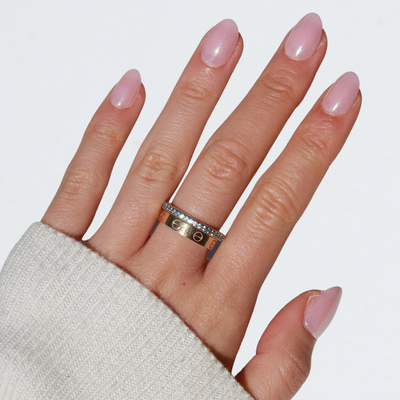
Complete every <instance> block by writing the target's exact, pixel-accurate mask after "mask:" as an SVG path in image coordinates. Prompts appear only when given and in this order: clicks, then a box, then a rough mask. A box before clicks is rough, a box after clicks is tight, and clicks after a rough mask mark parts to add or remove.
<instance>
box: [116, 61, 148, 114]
mask: <svg viewBox="0 0 400 400" xmlns="http://www.w3.org/2000/svg"><path fill="white" fill-rule="evenodd" d="M141 83H142V80H141V78H140V74H139V71H138V70H137V69H131V70H129V71H128V72H126V73H125V74H124V76H123V77H122V78H121V79H120V81H119V82H118V83H117V85H116V86H115V88H114V90H113V92H112V94H111V104H112V105H113V106H114V107H117V108H129V107H130V106H131V105H132V104H133V102H134V100H135V99H136V97H137V95H138V93H139V90H140V86H141Z"/></svg>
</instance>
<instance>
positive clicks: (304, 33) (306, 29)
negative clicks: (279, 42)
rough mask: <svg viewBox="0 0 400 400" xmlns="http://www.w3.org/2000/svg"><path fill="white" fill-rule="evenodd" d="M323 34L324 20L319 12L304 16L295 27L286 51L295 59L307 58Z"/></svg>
mask: <svg viewBox="0 0 400 400" xmlns="http://www.w3.org/2000/svg"><path fill="white" fill-rule="evenodd" d="M321 35H322V21H321V18H320V17H319V15H318V14H315V13H311V14H307V15H306V16H305V17H303V18H302V19H301V20H300V21H299V23H298V24H297V25H296V26H295V27H294V28H293V30H292V33H291V34H290V36H289V39H288V40H287V42H286V45H285V53H286V55H287V56H288V57H290V58H292V59H293V60H305V59H306V58H308V57H310V56H311V55H312V54H313V53H314V51H315V50H316V49H317V47H318V45H319V43H320V41H321Z"/></svg>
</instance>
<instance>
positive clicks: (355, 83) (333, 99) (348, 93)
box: [322, 72, 360, 115]
mask: <svg viewBox="0 0 400 400" xmlns="http://www.w3.org/2000/svg"><path fill="white" fill-rule="evenodd" d="M359 89H360V80H359V79H358V76H357V75H356V74H355V73H354V72H346V73H345V74H343V75H342V76H341V77H340V78H339V79H338V80H337V81H336V82H335V83H334V84H333V86H332V87H331V88H330V89H329V91H328V93H327V94H326V96H325V98H324V100H323V101H322V106H323V107H324V109H325V111H326V112H327V113H328V114H331V115H341V114H345V113H346V112H347V111H348V110H349V108H350V107H351V106H352V105H353V103H354V101H355V99H356V97H357V94H358V90H359Z"/></svg>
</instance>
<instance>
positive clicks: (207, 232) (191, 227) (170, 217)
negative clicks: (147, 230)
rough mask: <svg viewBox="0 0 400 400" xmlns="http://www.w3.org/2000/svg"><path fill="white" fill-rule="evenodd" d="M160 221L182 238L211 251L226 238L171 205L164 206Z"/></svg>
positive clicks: (165, 204)
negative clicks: (218, 242)
mask: <svg viewBox="0 0 400 400" xmlns="http://www.w3.org/2000/svg"><path fill="white" fill-rule="evenodd" d="M158 220H159V221H160V222H162V223H163V224H165V225H167V226H169V227H170V228H171V229H173V230H174V231H176V232H178V233H179V234H181V235H182V236H185V237H186V238H188V239H190V240H192V241H193V242H196V243H198V244H200V245H201V246H204V247H205V248H207V249H209V250H212V249H213V248H214V246H215V244H216V243H217V241H222V240H223V239H224V238H225V236H224V235H223V234H222V233H221V232H218V231H217V230H215V229H213V228H211V227H209V226H207V225H204V224H203V223H201V222H200V221H197V220H195V219H194V218H193V217H191V216H190V215H188V214H186V213H184V212H183V211H181V210H179V209H177V208H175V207H173V206H171V205H170V204H169V203H164V204H163V210H162V211H161V214H160V216H159V217H158Z"/></svg>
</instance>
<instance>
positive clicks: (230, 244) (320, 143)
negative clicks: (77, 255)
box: [42, 14, 361, 400]
mask: <svg viewBox="0 0 400 400" xmlns="http://www.w3.org/2000/svg"><path fill="white" fill-rule="evenodd" d="M326 45H327V40H326V35H325V33H324V32H323V30H322V25H321V22H320V19H319V17H318V16H317V15H315V14H310V15H308V16H306V17H305V18H304V19H303V20H302V21H301V22H300V23H299V24H298V25H297V26H296V27H295V28H294V30H292V31H291V32H290V33H289V34H288V35H287V36H286V37H285V39H284V40H283V42H282V44H281V46H280V47H279V48H278V50H277V52H276V54H275V55H274V57H273V58H272V60H271V62H270V63H269V64H268V66H267V67H266V68H265V70H264V71H263V72H262V74H261V76H260V78H259V79H258V80H257V82H256V83H255V85H254V86H253V88H252V89H251V90H250V92H249V93H248V95H247V96H246V97H245V98H244V99H243V101H242V102H241V103H240V104H239V106H238V107H237V108H236V109H235V110H234V112H233V113H232V114H231V115H230V116H229V118H228V119H227V120H226V121H225V122H224V123H223V124H222V125H221V127H220V128H219V129H218V130H217V131H216V132H215V133H214V135H213V136H212V137H211V139H210V140H209V142H208V143H207V145H206V146H205V148H204V149H203V151H202V153H201V154H200V156H199V158H198V159H197V161H196V163H195V164H194V166H193V168H192V169H191V170H190V172H189V174H188V175H187V177H186V178H185V180H184V181H183V183H182V185H181V187H180V189H179V191H178V192H177V194H176V196H175V198H174V201H173V204H174V205H175V206H176V207H178V208H179V209H182V210H184V211H185V212H186V213H188V214H190V215H193V216H194V217H195V218H196V219H198V220H200V221H203V222H204V223H205V224H207V225H209V226H212V227H214V228H216V229H219V228H220V227H221V226H222V224H223V223H224V221H225V220H226V218H227V217H228V215H229V213H230V212H231V211H232V209H233V207H234V206H235V204H236V202H237V201H238V199H239V197H240V196H241V194H242V192H243V190H244V189H245V188H246V186H247V185H248V184H249V182H250V180H251V178H252V177H253V175H254V174H255V172H256V171H257V169H258V167H259V166H260V164H261V162H262V161H263V160H264V158H265V157H266V155H267V153H268V151H269V149H270V148H271V146H272V144H273V143H274V141H275V139H276V137H277V136H278V134H279V132H280V131H281V129H282V127H283V126H284V124H285V123H286V121H287V119H288V118H289V116H290V115H291V113H292V112H293V110H294V109H295V108H296V107H297V106H298V105H299V103H300V102H301V101H302V99H303V97H304V96H305V94H306V92H307V90H308V88H309V87H310V85H311V83H312V80H313V78H314V76H315V74H316V72H317V70H318V67H319V66H320V64H321V62H322V60H323V58H324V55H325V52H326ZM242 49H243V41H242V38H241V36H240V35H239V34H238V31H237V27H236V25H235V23H234V22H233V21H230V20H225V21H223V22H221V23H220V24H218V25H217V26H216V27H214V29H213V30H212V31H210V32H209V33H207V34H206V36H205V37H204V38H203V40H202V41H201V43H200V45H199V47H198V48H197V49H196V51H195V52H194V54H193V57H192V58H191V60H190V61H189V64H188V65H187V67H186V69H185V70H184V72H183V74H182V76H181V78H180V79H179V81H178V83H177V85H176V87H175V89H174V90H173V92H172V94H171V97H170V99H169V100H168V102H167V104H166V106H165V108H164V110H163V111H162V113H161V115H160V116H159V118H158V119H157V121H156V123H155V124H154V126H153V128H152V130H151V131H150V133H149V134H148V136H147V138H146V140H145V141H144V143H143V144H142V146H141V148H140V150H139V152H138V154H137V156H136V158H135V160H134V161H133V164H132V167H131V169H130V171H129V173H128V176H127V179H126V181H125V183H124V185H123V186H122V188H121V190H120V193H119V195H118V197H117V199H116V201H115V203H114V206H113V208H112V209H111V211H110V212H109V214H108V216H107V218H106V219H105V221H104V223H103V224H102V226H101V227H100V229H99V230H98V231H97V232H96V233H95V234H94V236H93V237H91V238H90V239H89V240H88V241H86V242H85V244H86V245H87V246H88V247H90V248H92V249H94V250H95V251H97V252H98V253H100V254H101V255H103V256H104V257H105V258H107V259H108V260H110V261H111V262H113V263H115V264H116V265H118V266H119V267H120V268H122V269H124V270H125V271H127V272H128V273H130V274H131V275H132V276H134V277H135V278H136V279H138V280H139V281H140V282H141V283H143V284H144V285H145V286H147V287H148V288H149V289H150V290H152V291H153V292H154V293H155V294H157V295H158V296H159V297H160V298H161V299H163V300H164V301H165V302H166V303H167V304H168V305H169V306H170V307H171V308H172V309H173V310H174V311H175V312H176V313H177V314H178V315H179V316H180V317H181V318H182V319H183V320H184V321H185V322H186V323H187V325H188V326H189V327H190V328H191V329H192V330H193V331H194V332H195V333H196V334H197V335H198V336H199V337H200V338H201V339H202V340H203V341H204V342H205V343H206V344H207V345H208V346H209V347H210V348H211V350H212V351H213V352H214V354H215V355H216V356H217V358H219V359H220V360H221V361H222V362H223V364H224V365H225V366H226V367H227V368H229V369H231V368H232V365H233V362H234V359H235V356H236V354H237V351H238V349H239V346H240V343H241V341H242V339H243V336H244V333H245V330H246V327H247V325H248V322H249V319H250V316H251V313H252V310H253V307H254V304H255V302H256V298H257V294H258V291H259V290H260V287H261V285H262V283H263V281H264V279H265V278H266V276H267V275H268V272H269V271H270V269H271V268H272V265H273V263H274V261H275V259H276V258H277V256H278V254H279V252H280V250H281V248H282V246H283V244H284V242H285V240H286V239H287V237H288V235H289V233H290V231H291V230H292V229H293V227H294V225H295V223H296V222H297V221H298V219H299V218H300V216H301V214H302V213H303V211H304V210H305V208H306V206H307V204H308V203H309V201H310V199H311V197H312V195H313V193H314V192H315V190H316V188H317V186H318V184H319V183H320V181H321V179H322V178H323V176H324V174H325V172H326V171H327V169H328V167H329V165H330V164H331V163H332V161H333V160H334V158H335V157H336V155H337V154H338V152H339V151H340V149H341V147H342V146H343V144H344V142H345V140H346V138H347V136H348V134H349V132H350V130H351V128H352V126H353V124H354V122H355V120H356V118H357V114H358V112H359V109H360V105H361V95H360V93H359V89H358V86H359V84H358V78H357V76H356V75H355V74H353V73H347V74H345V75H343V76H342V77H341V78H340V79H339V80H338V81H337V82H336V84H335V85H334V86H333V87H331V88H330V89H327V91H326V92H324V93H323V94H322V95H321V97H320V98H319V99H318V100H317V102H316V104H315V106H314V107H313V108H312V109H311V111H310V112H309V114H308V115H307V116H306V117H305V119H304V121H303V122H302V123H301V124H300V126H299V127H298V129H297V130H296V132H295V133H294V135H293V137H292V138H291V140H290V141H289V143H288V145H287V146H286V148H285V150H284V151H283V152H282V154H281V155H280V156H279V158H278V159H277V160H276V161H275V162H274V164H273V165H272V166H271V167H270V168H269V169H268V170H267V171H266V172H265V173H264V174H263V175H262V177H261V178H260V180H259V181H258V182H257V184H256V185H255V187H254V190H253V191H252V193H251V195H250V196H249V198H248V199H247V201H246V203H245V204H244V206H243V208H242V209H241V211H240V212H239V215H238V216H237V218H236V220H235V221H234V223H233V225H232V227H231V229H230V230H229V233H228V235H227V237H226V239H225V240H224V241H223V243H222V244H221V246H220V247H219V249H218V251H217V252H216V254H215V256H214V257H213V259H212V260H211V261H207V260H206V249H205V248H204V247H202V246H200V245H199V244H197V243H195V242H193V241H190V240H188V239H187V238H185V237H183V236H181V235H179V234H178V233H176V232H173V230H172V229H170V228H169V227H167V226H165V225H163V224H160V225H159V226H158V227H157V229H156V230H155V232H154V233H153V235H152V236H151V237H150V238H149V234H150V232H151V230H152V228H153V226H154V224H155V223H156V221H157V218H158V216H159V214H160V211H161V205H162V204H163V202H164V201H167V200H168V199H169V198H170V197H171V196H172V194H173V193H174V191H175V190H176V188H177V187H178V185H179V184H180V182H181V180H182V178H183V176H184V174H185V172H186V169H187V168H188V165H189V162H190V159H191V156H192V154H193V151H194V149H195V146H196V144H197V141H198V139H199V136H200V135H201V133H202V131H203V128H204V126H205V124H206V122H207V119H208V118H209V116H210V114H211V112H212V110H213V108H214V107H215V105H216V103H217V101H218V99H219V97H220V95H221V94H222V92H223V89H224V87H225V85H226V84H227V82H228V80H229V77H230V75H231V74H232V72H233V70H234V68H235V66H236V64H237V62H238V60H239V58H240V56H241V53H242ZM217 50H219V51H217ZM144 99H145V91H144V87H143V85H142V84H141V82H140V75H139V73H138V72H137V71H135V70H131V71H129V72H128V73H127V74H126V75H124V77H123V78H122V79H121V81H120V82H119V83H118V84H117V86H116V87H115V88H114V90H113V91H112V92H110V93H109V95H108V96H107V97H106V99H105V100H104V102H103V104H102V105H101V106H100V108H99V109H98V111H97V112H96V114H95V115H94V117H93V119H92V121H91V122H90V124H89V126H88V128H87V130H86V132H85V135H84V137H83V140H82V143H81V145H80V147H79V149H78V151H77V153H76V155H75V157H74V158H73V160H72V162H71V164H70V165H69V167H68V169H67V171H66V174H65V176H64V179H63V181H62V183H61V186H60V188H59V190H58V192H57V194H56V196H55V198H54V200H53V202H52V203H51V205H50V207H49V209H48V210H47V212H46V214H45V215H44V217H43V220H42V221H43V222H44V223H46V224H48V225H50V226H52V227H54V228H56V229H58V230H59V231H62V232H64V233H66V234H68V235H70V236H72V237H74V238H76V239H78V240H81V239H82V237H83V235H84V234H85V232H86V231H87V229H88V227H89V225H90V224H91V222H92V219H93V217H94V214H95V212H96V209H97V207H98V204H99V202H100V200H101V198H102V195H103V193H104V190H105V188H106V186H107V183H108V180H109V177H110V174H111V170H112V167H113V165H114V162H115V160H116V158H117V156H118V154H119V152H120V150H121V148H122V146H123V145H124V142H125V140H126V139H127V137H128V135H129V133H130V131H131V129H132V127H133V125H134V123H135V121H136V119H137V118H138V116H139V113H140V111H141V108H142V106H143V104H144ZM340 293H341V290H340V289H339V288H332V289H330V290H328V291H326V292H322V294H321V292H319V291H311V292H307V293H303V294H302V295H300V296H299V297H297V298H296V299H294V300H293V301H292V302H291V303H289V304H288V305H287V306H286V307H285V308H284V309H283V310H281V311H280V313H279V314H278V315H277V316H276V317H275V318H274V320H273V321H272V322H271V323H270V325H269V327H268V328H267V330H266V331H265V333H264V335H263V336H262V338H261V340H260V342H259V345H258V349H257V354H256V356H255V357H254V358H253V359H252V360H251V361H250V362H249V363H248V364H247V366H246V367H245V368H244V369H243V370H242V371H241V372H240V373H239V375H238V376H237V379H238V380H239V382H240V383H241V384H242V385H243V386H244V387H245V389H246V390H247V391H248V392H249V393H251V394H252V395H253V396H254V397H255V398H256V399H260V400H261V399H288V398H291V397H292V396H293V395H294V393H295V392H296V391H297V390H298V389H299V388H300V386H301V384H302V383H303V382H304V381H305V379H306V377H307V375H308V372H309V369H310V358H311V353H312V349H313V346H314V343H315V340H316V338H317V337H318V336H319V335H320V334H321V333H322V331H323V330H324V328H326V326H327V324H328V323H329V322H330V320H331V319H332V318H333V314H334V312H335V310H336V307H337V305H338V302H339V298H340Z"/></svg>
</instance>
